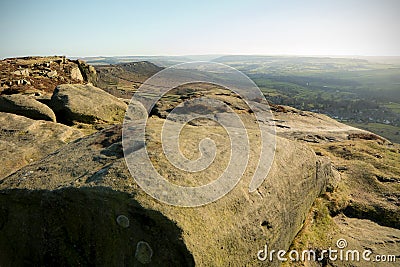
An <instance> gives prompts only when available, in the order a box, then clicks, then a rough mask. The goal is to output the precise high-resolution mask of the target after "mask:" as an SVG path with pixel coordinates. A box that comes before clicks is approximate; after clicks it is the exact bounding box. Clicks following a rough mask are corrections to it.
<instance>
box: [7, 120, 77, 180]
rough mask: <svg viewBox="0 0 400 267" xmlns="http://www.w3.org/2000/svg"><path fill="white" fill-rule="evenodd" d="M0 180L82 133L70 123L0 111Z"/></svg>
mask: <svg viewBox="0 0 400 267" xmlns="http://www.w3.org/2000/svg"><path fill="white" fill-rule="evenodd" d="M0 125H1V128H0V162H1V164H2V166H1V168H0V180H1V179H2V178H4V177H5V176H7V175H9V174H11V173H13V172H14V171H16V170H18V169H20V168H21V167H23V166H25V165H27V164H29V163H31V162H34V161H36V160H38V159H40V158H42V157H44V156H46V155H48V154H49V153H51V152H53V151H55V150H56V149H58V148H60V147H61V146H63V145H65V144H67V143H68V142H70V141H72V140H74V139H77V138H79V137H82V136H83V134H82V133H81V132H80V131H79V130H76V129H73V128H71V127H68V126H65V125H62V124H59V123H54V122H49V121H43V120H32V119H29V118H26V117H23V116H19V115H15V114H10V113H3V112H0Z"/></svg>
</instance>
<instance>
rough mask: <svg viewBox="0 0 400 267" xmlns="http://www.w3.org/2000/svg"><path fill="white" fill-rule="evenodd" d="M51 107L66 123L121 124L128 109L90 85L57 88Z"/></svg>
mask: <svg viewBox="0 0 400 267" xmlns="http://www.w3.org/2000/svg"><path fill="white" fill-rule="evenodd" d="M49 105H50V106H51V107H52V108H53V110H54V112H55V113H56V115H57V118H58V120H59V121H61V122H65V123H73V122H74V121H76V122H83V123H96V122H99V123H103V122H104V123H121V122H122V121H123V119H124V115H125V111H126V109H127V105H126V104H125V103H124V102H122V101H120V100H119V99H118V98H116V97H114V96H112V95H110V94H109V93H107V92H105V91H103V90H101V89H100V88H97V87H94V86H92V85H90V84H88V85H82V84H63V85H59V86H57V87H56V89H55V90H54V92H53V95H52V97H51V101H50V103H49Z"/></svg>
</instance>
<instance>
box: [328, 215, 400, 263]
mask: <svg viewBox="0 0 400 267" xmlns="http://www.w3.org/2000/svg"><path fill="white" fill-rule="evenodd" d="M335 222H336V224H337V225H338V226H339V232H338V234H337V235H336V238H335V240H338V239H345V240H346V242H347V246H346V247H345V248H344V249H343V250H344V251H346V250H357V251H359V253H360V261H347V262H346V261H345V260H344V261H336V262H335V261H330V262H329V263H330V266H335V267H336V266H346V264H347V265H349V264H351V266H360V267H364V266H365V267H368V266H371V267H373V266H378V265H382V266H388V267H389V266H393V267H394V266H398V265H399V263H398V258H399V256H400V250H399V249H400V230H399V229H393V228H389V227H384V226H381V225H379V224H377V223H374V222H372V221H370V220H366V219H357V218H347V217H346V216H343V215H340V216H337V217H336V218H335ZM333 247H335V244H333ZM366 249H368V250H370V251H371V252H372V254H370V255H367V256H369V258H370V261H366V260H363V258H362V253H363V252H364V250H366ZM377 255H379V257H381V255H383V257H384V259H385V260H383V261H382V262H377V261H376V256H377ZM391 255H393V256H394V257H396V258H395V259H393V258H391V260H388V259H389V258H388V257H391ZM349 258H350V259H351V257H349ZM382 259H383V258H382Z"/></svg>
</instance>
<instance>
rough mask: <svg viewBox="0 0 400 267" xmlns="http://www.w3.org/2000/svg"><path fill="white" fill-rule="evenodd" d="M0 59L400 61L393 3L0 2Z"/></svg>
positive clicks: (399, 4) (397, 7) (399, 17)
mask: <svg viewBox="0 0 400 267" xmlns="http://www.w3.org/2000/svg"><path fill="white" fill-rule="evenodd" d="M0 11H1V16H0V36H1V39H0V40H1V41H0V57H1V58H5V57H16V56H28V55H66V56H79V57H84V56H118V55H119V56H123V55H199V54H200V55H202V54H242V55H243V54H258V55H362V56H400V35H399V32H400V30H399V29H400V27H399V26H400V1H398V0H331V1H328V0H298V1H294V0H291V1H289V0H287V1H285V0H281V1H278V0H277V1H268V0H247V1H235V0H231V1H225V0H221V1H218V0H214V1H212V0H202V1H190V0H187V1H174V0H169V1H155V0H153V1H152V0H149V1H145V0H141V1H128V0H127V1H122V0H110V1H101V0H100V1H85V0H80V1H76V0H70V1H65V0H63V1H58V0H51V1H48V0H25V1H23V0H0Z"/></svg>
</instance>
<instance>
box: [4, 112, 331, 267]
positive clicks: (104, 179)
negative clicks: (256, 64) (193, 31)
mask: <svg viewBox="0 0 400 267" xmlns="http://www.w3.org/2000/svg"><path fill="white" fill-rule="evenodd" d="M161 123H162V120H160V119H158V118H154V119H152V120H151V122H150V127H152V129H157V127H158V126H160V124H161ZM192 127H193V128H195V126H192ZM196 129H197V130H200V131H202V132H203V133H209V132H212V131H215V127H214V126H210V127H198V128H196ZM154 132H155V131H150V132H149V145H148V146H147V149H151V148H152V147H154V145H155V146H157V141H156V140H157V136H156V135H155V134H154ZM188 135H190V138H193V135H191V134H189V133H188ZM136 149H137V150H136V151H139V150H141V149H145V148H144V147H137V148H136ZM226 151H229V149H226ZM132 153H136V152H135V151H133V152H132ZM137 160H138V161H140V160H143V159H141V158H138V159H137ZM164 160H165V159H162V158H159V159H158V162H157V163H156V165H157V166H164V164H166V163H165V161H164ZM317 162H319V163H318V165H319V166H325V164H329V162H324V161H321V159H317V156H316V155H315V153H314V152H313V150H311V149H310V148H308V147H307V146H305V145H302V144H299V143H297V142H293V141H289V140H287V139H284V138H278V144H277V151H276V157H275V161H274V164H273V166H272V170H271V172H270V174H269V175H268V177H267V179H266V180H265V181H264V183H263V184H262V185H261V187H260V188H259V189H258V190H257V191H256V192H253V193H249V192H248V184H249V181H250V178H251V173H250V172H251V171H250V172H246V173H245V174H244V176H243V179H242V180H241V181H240V182H239V184H238V185H237V186H236V187H235V188H234V189H233V190H232V191H231V192H230V193H229V194H227V195H226V196H224V197H223V198H221V199H220V200H218V201H216V202H213V203H211V204H208V205H205V206H202V207H198V208H181V207H173V206H169V205H166V204H162V203H160V202H158V201H156V200H154V199H153V198H152V197H150V196H149V195H147V194H146V193H145V192H144V191H143V190H142V189H141V188H140V187H139V186H138V185H137V184H136V182H135V180H134V178H133V177H132V176H131V175H130V173H129V171H128V169H127V167H126V165H125V160H124V158H123V152H122V147H121V128H120V126H115V127H113V128H110V129H107V130H103V131H101V132H98V133H95V134H93V135H91V136H88V137H85V138H83V139H80V140H79V141H76V142H73V143H70V144H68V145H66V146H65V147H63V148H62V149H60V150H58V151H56V152H54V153H52V154H50V155H49V156H47V157H46V158H44V159H42V160H41V161H39V162H37V163H33V164H31V165H29V166H26V167H25V168H22V169H21V170H19V171H17V172H16V173H14V174H13V175H10V176H8V177H7V178H6V179H4V180H3V181H2V182H1V184H0V190H1V194H0V196H1V197H0V207H2V210H1V212H2V213H3V214H6V215H5V216H3V219H2V221H1V224H0V225H1V227H0V251H1V253H2V254H0V256H1V257H0V258H1V259H0V263H2V265H3V264H4V265H7V264H8V263H10V262H11V261H13V263H29V264H33V265H35V264H43V263H49V264H50V263H51V264H67V263H68V264H71V265H76V264H84V263H85V262H86V263H88V262H90V263H96V262H97V263H102V264H103V263H106V265H119V264H121V263H123V265H133V264H138V263H140V262H141V261H150V260H151V262H150V263H151V264H153V265H160V264H161V265H165V264H167V265H169V264H173V265H174V266H192V265H193V264H197V265H200V266H210V265H213V266H216V265H217V266H226V265H228V264H230V263H237V262H240V263H241V264H242V265H252V264H256V263H258V260H257V252H258V251H259V250H261V249H263V248H264V245H265V244H266V243H268V245H269V246H270V247H271V248H273V249H287V248H288V247H289V245H290V243H291V242H292V240H293V238H294V236H295V235H296V233H297V232H298V231H299V230H300V229H301V227H302V223H303V221H304V220H305V217H306V215H307V213H308V210H309V208H310V206H311V205H312V203H313V201H314V199H315V197H316V196H318V195H319V194H320V193H321V192H323V191H324V188H325V186H326V184H327V181H328V178H329V176H330V174H329V173H326V172H325V171H322V172H321V171H320V170H327V169H329V168H325V167H319V168H317V167H316V166H317ZM214 168H216V169H214V171H217V172H218V171H220V170H222V169H223V168H224V166H221V165H219V164H216V165H215V167H214ZM162 170H163V172H164V173H166V174H167V173H169V169H168V168H166V167H165V166H164V167H163V169H162ZM143 171H146V170H143ZM27 173H28V174H29V176H26V175H25V174H27ZM208 175H209V174H208ZM182 177H183V178H185V177H186V179H189V178H190V177H188V176H182ZM199 178H200V179H205V178H207V179H208V178H209V177H208V176H207V174H205V176H201V177H199ZM39 200H40V201H39ZM299 200H301V201H299ZM28 203H29V204H28ZM24 207H26V208H24ZM25 209H29V211H27V210H25ZM60 211H62V212H60ZM119 215H124V216H126V217H127V218H128V220H129V226H128V227H122V226H121V225H120V223H119V222H118V221H117V218H118V216H119ZM15 231H18V232H19V233H20V234H19V235H18V242H13V244H12V245H10V244H8V242H7V241H8V239H9V238H11V237H10V236H9V233H14V232H15ZM31 242H35V245H31V246H28V247H26V246H24V245H23V244H30V243H31ZM140 242H146V243H147V245H148V246H149V247H147V246H146V248H143V249H142V250H143V251H144V252H143V253H142V252H140V253H139V252H138V251H136V250H137V247H138V246H139V244H144V243H140ZM141 246H142V245H141ZM150 249H151V251H152V253H150ZM138 253H139V254H138ZM142 254H144V256H143V255H142ZM274 264H275V266H277V263H276V262H275V263H273V265H274Z"/></svg>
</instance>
